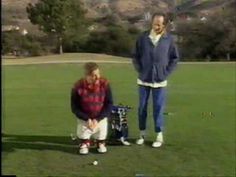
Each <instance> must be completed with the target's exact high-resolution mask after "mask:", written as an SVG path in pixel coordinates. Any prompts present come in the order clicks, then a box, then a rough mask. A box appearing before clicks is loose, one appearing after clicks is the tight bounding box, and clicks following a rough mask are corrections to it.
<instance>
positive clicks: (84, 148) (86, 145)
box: [79, 143, 89, 155]
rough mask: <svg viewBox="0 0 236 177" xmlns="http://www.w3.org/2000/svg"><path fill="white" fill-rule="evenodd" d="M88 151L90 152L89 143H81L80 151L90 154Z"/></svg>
mask: <svg viewBox="0 0 236 177" xmlns="http://www.w3.org/2000/svg"><path fill="white" fill-rule="evenodd" d="M88 152H89V143H82V144H81V145H80V149H79V153H80V154H83V155H85V154H88Z"/></svg>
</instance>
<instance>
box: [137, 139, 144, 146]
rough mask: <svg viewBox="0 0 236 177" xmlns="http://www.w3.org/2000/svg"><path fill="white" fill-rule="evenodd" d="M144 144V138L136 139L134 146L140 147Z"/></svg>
mask: <svg viewBox="0 0 236 177" xmlns="http://www.w3.org/2000/svg"><path fill="white" fill-rule="evenodd" d="M143 143H144V138H143V137H140V138H139V139H137V141H136V144H138V145H142V144H143Z"/></svg>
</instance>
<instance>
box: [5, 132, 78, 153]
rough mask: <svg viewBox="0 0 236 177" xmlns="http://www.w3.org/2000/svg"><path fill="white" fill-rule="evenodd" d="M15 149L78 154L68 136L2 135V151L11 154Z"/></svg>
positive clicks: (75, 146)
mask: <svg viewBox="0 0 236 177" xmlns="http://www.w3.org/2000/svg"><path fill="white" fill-rule="evenodd" d="M16 149H32V150H56V151H62V152H66V153H71V154H78V143H77V142H73V141H72V140H71V138H70V137H68V136H40V135H10V134H3V135H2V151H3V152H13V151H15V150H16Z"/></svg>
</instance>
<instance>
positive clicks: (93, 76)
mask: <svg viewBox="0 0 236 177" xmlns="http://www.w3.org/2000/svg"><path fill="white" fill-rule="evenodd" d="M98 78H100V70H99V69H95V70H94V71H93V72H92V73H91V74H90V75H88V76H87V79H88V80H89V81H90V82H95V81H96V80H97V79H98Z"/></svg>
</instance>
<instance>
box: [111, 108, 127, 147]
mask: <svg viewBox="0 0 236 177" xmlns="http://www.w3.org/2000/svg"><path fill="white" fill-rule="evenodd" d="M130 109H131V107H129V106H123V105H121V104H119V105H117V106H113V107H112V112H111V117H110V119H109V131H108V132H109V136H108V140H109V142H110V143H122V144H123V145H130V143H129V142H128V141H127V138H128V135H129V129H128V122H127V113H128V111H129V110H130Z"/></svg>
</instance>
